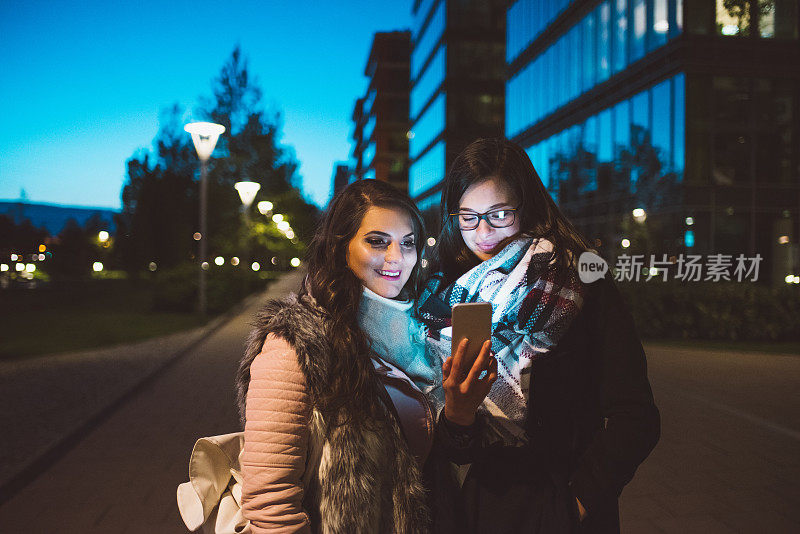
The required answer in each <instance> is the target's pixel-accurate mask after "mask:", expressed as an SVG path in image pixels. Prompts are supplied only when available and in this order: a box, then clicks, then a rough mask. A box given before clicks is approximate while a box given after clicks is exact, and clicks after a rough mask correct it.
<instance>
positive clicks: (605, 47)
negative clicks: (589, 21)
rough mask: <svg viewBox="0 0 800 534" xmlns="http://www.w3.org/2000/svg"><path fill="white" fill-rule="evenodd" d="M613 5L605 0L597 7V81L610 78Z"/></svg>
mask: <svg viewBox="0 0 800 534" xmlns="http://www.w3.org/2000/svg"><path fill="white" fill-rule="evenodd" d="M610 24H611V6H609V5H608V2H603V3H602V4H600V6H599V7H598V8H597V25H598V39H597V81H598V82H602V81H605V80H607V79H608V75H609V71H610V69H611V54H610V52H611V48H610V47H611V39H610V35H611V33H610V31H611V30H610Z"/></svg>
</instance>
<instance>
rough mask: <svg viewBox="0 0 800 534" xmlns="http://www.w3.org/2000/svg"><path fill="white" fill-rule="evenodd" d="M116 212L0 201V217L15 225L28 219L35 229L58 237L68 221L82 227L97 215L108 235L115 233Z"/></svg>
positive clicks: (103, 209) (105, 209)
mask: <svg viewBox="0 0 800 534" xmlns="http://www.w3.org/2000/svg"><path fill="white" fill-rule="evenodd" d="M116 213H118V211H117V210H112V209H109V208H88V207H73V206H60V205H58V204H41V203H34V202H20V201H13V200H0V215H6V216H8V217H11V218H12V219H13V220H14V222H15V223H17V224H20V223H21V222H22V221H24V220H25V219H30V221H31V224H33V226H35V227H37V228H42V227H44V228H46V229H47V231H48V232H50V235H53V236H55V235H58V234H59V233H61V230H62V229H63V228H64V225H65V224H66V223H67V221H68V220H69V219H75V221H76V222H77V223H78V225H80V226H83V225H84V224H86V221H88V220H89V219H90V218H92V217H93V216H95V215H98V216H99V217H100V219H101V220H102V221H103V222H104V223H105V224H106V225H107V226H106V230H107V231H108V232H109V233H110V234H112V235H113V234H114V232H115V231H116V225H115V224H114V214H116Z"/></svg>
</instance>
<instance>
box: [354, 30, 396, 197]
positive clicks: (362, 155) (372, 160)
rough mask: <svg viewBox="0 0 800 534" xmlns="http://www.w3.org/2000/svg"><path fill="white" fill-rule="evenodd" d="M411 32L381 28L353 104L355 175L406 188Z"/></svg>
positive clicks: (376, 35) (371, 49) (358, 177)
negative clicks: (364, 82)
mask: <svg viewBox="0 0 800 534" xmlns="http://www.w3.org/2000/svg"><path fill="white" fill-rule="evenodd" d="M410 56H411V33H410V32H408V31H398V32H378V33H376V34H375V36H374V37H373V40H372V47H371V48H370V52H369V58H368V59H367V65H366V68H365V69H364V74H365V75H366V76H367V77H368V78H369V83H368V86H367V91H366V94H365V95H364V97H362V98H359V99H358V100H357V101H356V104H355V107H354V109H353V117H352V118H353V123H354V129H353V135H352V138H353V153H352V157H351V159H352V167H353V174H352V178H351V179H352V180H359V179H364V178H375V179H378V180H383V181H385V182H389V183H391V184H392V185H394V186H395V187H397V188H399V189H400V190H402V191H406V190H407V188H408V138H407V133H408V129H409V124H410V123H409V119H408V117H409V110H408V105H409V68H410V67H409V65H410Z"/></svg>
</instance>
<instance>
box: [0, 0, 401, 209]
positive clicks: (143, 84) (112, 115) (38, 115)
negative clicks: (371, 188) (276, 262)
mask: <svg viewBox="0 0 800 534" xmlns="http://www.w3.org/2000/svg"><path fill="white" fill-rule="evenodd" d="M410 6H411V1H410V0H373V1H367V0H339V1H334V2H325V1H310V0H293V1H288V0H287V1H271V0H262V1H236V0H229V1H227V2H224V3H223V2H208V1H198V2H187V1H183V0H170V1H168V2H164V1H163V0H162V1H151V0H144V1H139V2H118V1H114V0H112V1H110V2H109V1H95V0H87V1H74V2H65V1H58V0H53V1H50V2H47V1H37V0H26V1H23V0H13V1H12V0H0V65H2V68H0V199H6V200H9V199H16V198H18V197H19V195H20V190H21V189H22V188H24V189H25V192H26V193H27V197H28V200H29V201H31V202H52V203H58V204H67V205H80V206H102V207H111V208H119V207H120V192H121V189H122V185H123V183H124V179H125V161H126V160H127V159H128V158H130V157H131V155H133V153H134V152H135V151H136V150H137V149H139V148H150V146H151V143H152V140H153V137H155V135H156V133H157V132H158V126H159V124H158V118H159V112H160V111H161V110H162V109H163V108H165V107H167V106H170V105H171V104H173V103H175V102H177V103H179V104H181V105H182V106H184V107H185V108H188V110H189V111H191V109H192V108H193V107H196V106H197V105H198V103H199V97H200V96H204V95H205V96H210V95H211V80H212V79H213V78H214V77H215V76H216V75H217V73H218V72H219V69H220V67H221V66H222V64H223V62H224V61H225V60H226V59H227V57H228V56H229V55H230V53H231V51H232V50H233V48H234V46H235V45H236V44H240V45H241V47H242V50H243V52H244V53H245V55H246V56H247V58H248V59H249V67H250V72H251V74H252V75H254V76H256V78H257V80H258V82H259V85H260V86H261V88H262V89H263V91H264V104H265V105H266V107H267V108H268V109H270V108H274V109H279V110H281V111H282V113H283V132H284V135H283V143H285V144H287V145H290V146H292V147H294V149H295V152H296V156H297V159H298V160H299V161H300V163H301V167H300V175H301V176H302V179H303V188H304V191H305V193H306V196H307V197H308V198H310V199H312V200H314V201H315V202H317V203H318V204H324V203H325V202H326V201H327V198H328V195H329V189H330V182H331V174H332V171H333V164H334V162H335V161H337V160H344V159H347V157H348V156H349V154H350V149H351V145H350V139H349V136H350V133H351V132H352V123H351V121H350V114H351V112H352V109H353V104H354V102H355V99H356V98H357V97H358V96H360V95H362V94H363V92H364V90H365V89H366V83H367V79H366V78H365V77H364V75H363V72H364V64H365V62H366V59H367V55H368V53H369V47H370V44H371V43H372V34H373V33H374V32H376V31H392V30H401V29H408V28H410V26H411V7H410Z"/></svg>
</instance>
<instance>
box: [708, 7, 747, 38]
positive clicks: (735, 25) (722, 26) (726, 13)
mask: <svg viewBox="0 0 800 534" xmlns="http://www.w3.org/2000/svg"><path fill="white" fill-rule="evenodd" d="M716 23H717V34H719V35H726V36H748V35H750V1H749V0H739V1H736V2H732V1H726V0H717V21H716Z"/></svg>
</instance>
